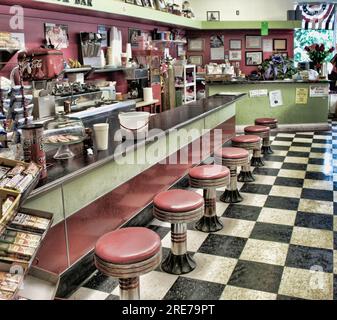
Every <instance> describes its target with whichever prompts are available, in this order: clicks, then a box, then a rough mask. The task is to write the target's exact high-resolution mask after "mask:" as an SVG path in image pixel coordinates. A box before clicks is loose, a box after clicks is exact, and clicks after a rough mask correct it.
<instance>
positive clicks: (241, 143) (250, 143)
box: [232, 135, 264, 182]
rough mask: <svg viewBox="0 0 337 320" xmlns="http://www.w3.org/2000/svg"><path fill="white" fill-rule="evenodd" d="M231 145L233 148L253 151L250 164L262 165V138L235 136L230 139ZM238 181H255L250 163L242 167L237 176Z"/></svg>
mask: <svg viewBox="0 0 337 320" xmlns="http://www.w3.org/2000/svg"><path fill="white" fill-rule="evenodd" d="M232 146H233V147H235V148H242V149H245V150H247V151H253V158H252V161H251V165H252V166H254V167H263V166H264V162H263V160H262V156H261V147H262V139H261V138H260V137H259V136H248V135H246V136H237V137H235V138H233V139H232ZM238 181H240V182H253V181H255V178H254V176H253V173H252V171H251V168H250V165H248V166H247V167H242V170H241V172H240V174H239V176H238Z"/></svg>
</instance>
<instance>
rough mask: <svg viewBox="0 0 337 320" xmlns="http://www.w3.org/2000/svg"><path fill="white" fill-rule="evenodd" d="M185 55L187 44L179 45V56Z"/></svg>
mask: <svg viewBox="0 0 337 320" xmlns="http://www.w3.org/2000/svg"><path fill="white" fill-rule="evenodd" d="M185 55H186V50H185V46H184V45H183V44H179V45H177V56H178V57H181V56H185Z"/></svg>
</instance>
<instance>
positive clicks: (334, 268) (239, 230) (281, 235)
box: [70, 122, 337, 300]
mask: <svg viewBox="0 0 337 320" xmlns="http://www.w3.org/2000/svg"><path fill="white" fill-rule="evenodd" d="M273 149H274V152H275V153H274V154H273V155H270V156H267V157H266V166H265V167H264V168H259V169H255V170H254V173H255V175H256V181H255V182H254V183H251V184H239V187H240V189H241V193H242V195H243V197H244V201H243V202H242V203H240V204H233V205H228V204H224V203H221V202H218V208H217V210H218V214H219V216H221V219H222V222H223V224H224V229H223V230H221V231H220V232H217V233H214V234H204V233H201V232H198V231H196V230H194V229H193V225H190V226H189V230H188V250H189V251H190V252H191V253H192V254H193V255H194V259H195V260H196V262H197V265H198V266H197V268H196V269H195V270H194V271H193V272H191V273H190V274H187V275H184V276H180V277H179V276H173V275H169V274H166V273H163V272H161V271H160V269H158V270H156V271H154V272H152V273H150V274H148V275H146V276H144V277H142V278H141V297H142V299H144V300H152V299H154V300H162V299H165V300H219V299H220V300H242V299H243V300H291V299H310V300H311V299H313V300H332V299H335V300H337V208H336V205H335V203H334V201H337V123H336V122H333V130H332V132H306V133H297V134H290V133H280V134H277V136H276V137H274V138H273ZM197 192H201V190H197ZM222 192H223V190H218V195H219V196H220V195H221V193H222ZM150 228H151V229H152V230H154V231H156V232H158V234H159V235H160V236H161V238H162V243H163V247H164V256H165V255H167V253H168V252H169V248H170V225H168V224H166V223H161V222H159V221H153V223H152V224H151V226H150ZM118 293H119V289H118V282H117V281H116V280H113V279H111V278H108V277H105V276H103V275H101V274H100V273H96V274H95V275H94V276H92V277H91V278H90V279H89V281H88V282H87V283H86V284H85V285H84V286H83V287H81V288H80V289H79V290H78V291H76V292H75V293H74V294H73V295H72V296H71V297H70V299H81V300H90V299H95V300H114V299H118Z"/></svg>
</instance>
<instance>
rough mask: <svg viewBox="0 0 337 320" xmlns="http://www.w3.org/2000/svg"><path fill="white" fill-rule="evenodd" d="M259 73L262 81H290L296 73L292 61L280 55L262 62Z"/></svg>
mask: <svg viewBox="0 0 337 320" xmlns="http://www.w3.org/2000/svg"><path fill="white" fill-rule="evenodd" d="M259 71H260V72H261V74H262V77H263V79H264V80H284V79H290V78H292V76H293V75H294V74H295V73H296V69H295V67H294V62H293V60H291V59H288V58H285V57H284V56H283V55H282V54H275V55H273V56H271V57H270V58H269V59H266V60H265V61H263V63H262V64H261V65H260V66H259Z"/></svg>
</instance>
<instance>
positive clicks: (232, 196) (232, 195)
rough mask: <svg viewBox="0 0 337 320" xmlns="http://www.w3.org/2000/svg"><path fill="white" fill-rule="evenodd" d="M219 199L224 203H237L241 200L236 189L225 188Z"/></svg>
mask: <svg viewBox="0 0 337 320" xmlns="http://www.w3.org/2000/svg"><path fill="white" fill-rule="evenodd" d="M220 200H221V201H222V202H225V203H239V202H242V201H243V198H242V197H241V195H240V192H239V190H238V189H236V190H233V191H232V190H226V191H225V193H224V194H223V195H222V196H221V198H220Z"/></svg>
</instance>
